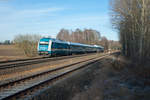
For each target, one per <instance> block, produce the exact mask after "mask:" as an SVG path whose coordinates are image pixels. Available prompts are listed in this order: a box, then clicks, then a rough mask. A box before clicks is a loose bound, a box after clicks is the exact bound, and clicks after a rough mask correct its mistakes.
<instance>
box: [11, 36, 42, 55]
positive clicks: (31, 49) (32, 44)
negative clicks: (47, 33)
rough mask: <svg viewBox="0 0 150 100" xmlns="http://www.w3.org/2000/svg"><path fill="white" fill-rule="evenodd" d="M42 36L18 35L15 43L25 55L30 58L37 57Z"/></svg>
mask: <svg viewBox="0 0 150 100" xmlns="http://www.w3.org/2000/svg"><path fill="white" fill-rule="evenodd" d="M40 38H41V36H39V35H35V34H33V35H29V34H26V35H18V36H16V37H15V39H14V43H15V45H16V46H17V47H19V48H20V49H22V50H23V51H24V54H25V55H26V56H29V57H33V56H36V55H37V45H38V44H37V43H38V41H39V39H40Z"/></svg>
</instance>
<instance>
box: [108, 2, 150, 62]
mask: <svg viewBox="0 0 150 100" xmlns="http://www.w3.org/2000/svg"><path fill="white" fill-rule="evenodd" d="M110 5H111V18H112V24H113V26H114V28H115V29H117V30H118V33H119V36H120V43H121V44H122V51H123V54H124V55H126V56H128V57H130V58H132V59H134V60H135V59H136V60H139V61H141V62H143V61H146V60H148V59H149V58H150V51H149V50H150V28H149V27H150V10H149V9H150V0H111V2H110Z"/></svg>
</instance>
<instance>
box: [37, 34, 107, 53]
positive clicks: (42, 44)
mask: <svg viewBox="0 0 150 100" xmlns="http://www.w3.org/2000/svg"><path fill="white" fill-rule="evenodd" d="M37 51H38V54H39V55H48V56H61V55H72V54H84V53H96V52H97V53H98V52H103V51H104V47H102V46H98V45H87V44H81V43H73V42H67V41H62V40H58V39H54V38H46V37H43V38H41V39H40V41H39V42H38V47H37Z"/></svg>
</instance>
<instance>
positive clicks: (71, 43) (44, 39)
mask: <svg viewBox="0 0 150 100" xmlns="http://www.w3.org/2000/svg"><path fill="white" fill-rule="evenodd" d="M49 40H52V41H53V42H58V43H66V44H70V45H76V46H87V47H96V48H103V47H102V46H99V45H87V44H81V43H73V42H67V41H63V40H58V39H54V38H45V37H44V38H41V39H40V41H46V42H48V41H49Z"/></svg>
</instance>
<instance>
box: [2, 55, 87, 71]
mask: <svg viewBox="0 0 150 100" xmlns="http://www.w3.org/2000/svg"><path fill="white" fill-rule="evenodd" d="M80 56H85V54H82V55H73V56H62V57H52V58H49V57H45V58H34V59H25V60H16V61H15V60H14V61H12V62H11V61H10V62H4V63H0V70H1V69H8V68H16V67H22V66H26V65H33V64H39V63H44V62H48V61H54V60H61V59H69V58H74V57H80Z"/></svg>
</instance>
